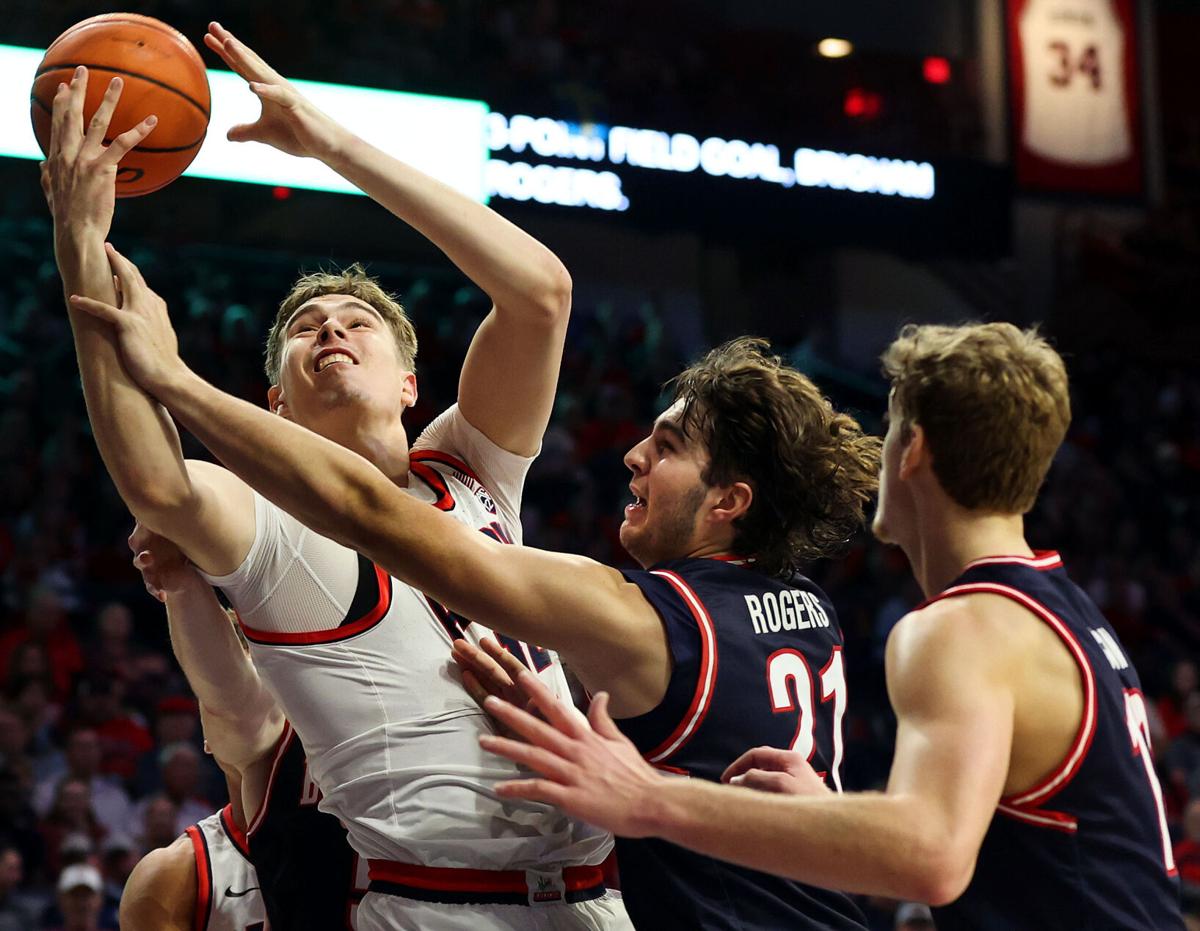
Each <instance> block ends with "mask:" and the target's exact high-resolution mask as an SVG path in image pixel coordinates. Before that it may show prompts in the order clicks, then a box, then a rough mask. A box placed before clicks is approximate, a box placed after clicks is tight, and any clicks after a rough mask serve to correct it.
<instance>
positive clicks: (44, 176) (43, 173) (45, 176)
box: [38, 162, 54, 204]
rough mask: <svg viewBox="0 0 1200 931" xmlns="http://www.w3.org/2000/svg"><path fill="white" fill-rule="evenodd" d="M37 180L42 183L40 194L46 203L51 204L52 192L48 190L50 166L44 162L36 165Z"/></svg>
mask: <svg viewBox="0 0 1200 931" xmlns="http://www.w3.org/2000/svg"><path fill="white" fill-rule="evenodd" d="M38 180H39V181H40V182H41V184H42V194H43V195H44V196H45V198H46V203H48V204H52V202H53V200H54V195H53V192H52V191H51V190H50V168H49V167H48V166H47V165H46V163H45V162H42V163H41V165H39V166H38Z"/></svg>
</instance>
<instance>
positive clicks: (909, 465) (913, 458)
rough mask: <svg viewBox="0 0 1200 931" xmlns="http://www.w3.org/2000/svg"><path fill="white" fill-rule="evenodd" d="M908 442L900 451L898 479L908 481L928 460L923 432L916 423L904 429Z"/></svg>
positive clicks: (927, 450)
mask: <svg viewBox="0 0 1200 931" xmlns="http://www.w3.org/2000/svg"><path fill="white" fill-rule="evenodd" d="M906 432H907V433H908V440H907V441H906V442H905V443H904V448H903V449H902V450H900V473H899V474H900V478H902V479H909V478H912V476H913V475H914V474H915V473H916V471H917V470H918V469H919V468H921V466H922V465H924V464H925V463H926V462H927V461H928V460H929V458H930V456H929V444H928V443H926V442H925V430H924V429H923V428H922V427H921V425H920V424H918V423H913V424H909V425H908V427H907V428H906Z"/></svg>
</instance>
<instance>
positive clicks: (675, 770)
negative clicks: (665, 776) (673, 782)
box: [654, 763, 692, 777]
mask: <svg viewBox="0 0 1200 931" xmlns="http://www.w3.org/2000/svg"><path fill="white" fill-rule="evenodd" d="M654 768H655V769H658V770H662V771H663V772H664V773H670V774H671V775H673V776H688V777H690V776H691V775H692V774H691V773H689V772H688V771H687V770H686V769H683V768H682V767H680V766H671V765H669V764H667V763H655V764H654Z"/></svg>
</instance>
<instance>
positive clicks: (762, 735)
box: [617, 559, 865, 931]
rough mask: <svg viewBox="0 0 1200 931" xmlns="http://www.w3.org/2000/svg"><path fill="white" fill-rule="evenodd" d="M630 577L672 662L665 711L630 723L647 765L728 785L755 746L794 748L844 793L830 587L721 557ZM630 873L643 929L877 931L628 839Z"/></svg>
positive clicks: (807, 892) (770, 887)
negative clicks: (656, 619) (728, 773)
mask: <svg viewBox="0 0 1200 931" xmlns="http://www.w3.org/2000/svg"><path fill="white" fill-rule="evenodd" d="M624 575H625V577H626V578H627V579H628V580H629V581H631V582H633V583H634V584H636V585H637V586H638V587H639V588H641V590H642V593H643V594H644V595H645V597H646V600H647V601H649V602H650V603H651V604H652V605H653V606H654V608H655V610H657V611H658V613H659V615H660V616H661V618H662V621H663V626H664V627H665V629H666V633H667V639H668V643H669V646H670V650H671V659H672V662H673V669H672V672H671V679H670V682H669V683H668V685H667V692H666V695H665V697H664V698H663V700H662V702H661V703H660V704H659V705H658V707H656V708H654V709H653V710H652V711H649V712H647V713H646V714H643V715H640V716H638V717H634V718H626V719H624V720H622V721H618V722H617V723H618V724H619V725H620V728H621V730H622V731H623V732H624V733H625V734H626V736H628V737H629V739H630V740H632V741H633V742H634V744H635V745H636V746H637V748H638V749H639V750H640V751H641V752H642V754H643V755H644V756H645V757H646V759H647V760H649V761H650V762H651V763H653V764H654V765H655V766H658V767H660V768H662V769H664V770H667V771H669V772H674V773H677V774H680V775H681V776H683V775H687V776H691V777H694V778H698V779H709V780H713V781H716V780H719V779H720V777H721V773H722V772H724V771H725V769H726V767H728V766H729V764H730V763H732V762H733V761H734V760H735V759H737V757H739V756H740V755H741V754H742V753H744V752H745V751H747V750H749V749H751V748H752V747H757V746H760V745H767V746H773V747H783V748H791V749H794V750H798V751H800V752H802V753H805V754H806V755H807V756H808V759H809V762H810V763H811V764H812V765H813V767H814V768H815V769H816V770H817V771H818V772H821V773H823V774H825V777H826V779H827V780H828V782H829V784H830V785H831V786H832V787H834V788H837V789H840V788H841V785H840V778H841V777H840V773H839V771H838V770H839V767H840V764H841V757H842V715H843V713H844V711H845V709H846V676H845V667H844V665H843V659H842V632H841V628H840V627H839V626H838V621H837V616H836V614H835V613H834V610H833V606H832V605H830V603H829V599H828V598H826V597H825V594H824V593H823V592H822V591H821V590H820V589H818V588H817V587H816V586H815V585H814V584H813V583H812V582H810V581H809V580H808V579H806V578H804V577H803V576H799V575H797V576H793V577H791V578H788V579H777V578H771V577H769V576H766V575H764V574H762V573H760V572H758V571H756V570H754V569H753V568H752V567H750V566H744V565H741V564H737V563H733V562H730V561H723V560H716V559H680V560H674V561H671V562H667V563H663V564H661V565H659V566H656V567H655V568H654V569H652V570H650V571H648V572H640V571H639V572H626V573H624ZM617 866H618V868H619V870H620V874H621V891H622V893H623V894H624V896H625V905H626V907H627V908H628V910H629V916H630V918H632V919H633V923H634V924H635V925H636V926H637V927H639V928H655V929H670V928H680V929H684V928H686V929H697V928H730V929H732V928H739V929H763V931H766V929H781V928H788V929H801V928H821V929H834V928H836V929H852V928H853V929H861V928H865V921H864V919H863V917H862V914H861V913H860V912H859V910H858V908H857V907H856V906H855V905H854V903H853V902H852V901H851V900H850V899H849V898H848V897H847V896H845V895H843V894H841V893H838V892H830V891H828V890H825V889H818V888H816V887H813V886H806V885H803V884H801V883H797V882H792V881H790V880H786V879H780V878H779V877H777V876H770V875H768V874H766V873H761V872H758V871H756V870H749V869H744V868H743V867H740V866H734V865H732V864H729V863H724V862H722V861H720V860H715V859H713V858H711V857H706V856H702V855H700V854H697V853H693V852H692V851H689V850H685V849H684V848H682V847H679V846H677V845H675V844H671V843H667V842H666V841H662V840H657V839H647V840H626V839H623V838H618V839H617Z"/></svg>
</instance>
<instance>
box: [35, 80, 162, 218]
mask: <svg viewBox="0 0 1200 931" xmlns="http://www.w3.org/2000/svg"><path fill="white" fill-rule="evenodd" d="M122 83H123V82H122V80H121V78H120V77H115V78H113V79H112V80H111V81H109V82H108V90H106V91H105V93H104V98H103V99H102V100H101V101H100V106H99V107H98V108H97V109H96V113H95V114H94V115H93V116H92V119H91V121H90V122H89V123H88V125H87V129H86V130H85V129H84V126H83V101H84V97H85V95H86V94H87V84H88V72H87V68H85V67H83V66H82V65H80V66H79V67H78V68H76V69H75V74H74V76H73V77H72V78H71V83H70V84H60V85H59V86H58V93H56V94H55V95H54V108H53V111H52V115H51V122H50V151H49V152H48V153H47V155H46V161H44V162H42V192H43V193H44V194H45V195H46V203H47V204H48V205H49V207H50V212H51V214H52V215H53V216H54V230H55V236H56V239H61V238H62V237H63V236H71V235H87V236H92V235H95V236H99V237H101V238H103V237H104V236H106V235H107V234H108V229H109V227H110V226H111V225H112V216H113V207H114V204H115V202H116V196H117V195H116V190H117V163H118V162H119V161H121V159H122V158H124V157H125V154H126V153H127V152H129V150H130V149H132V148H133V147H134V146H136V145H138V144H139V143H141V142H142V140H143V139H145V138H146V137H147V136H148V135H150V133H151V131H152V130H153V129H154V127H155V125H157V123H158V118H157V117H156V116H153V115H152V116H148V117H146V118H145V119H144V120H142V122H140V123H139V124H138V125H137V126H135V127H134V128H133V129H130V130H128V131H127V132H123V133H121V135H119V136H117V138H116V139H114V140H112V142H111V143H108V144H107V145H106V144H105V137H106V136H107V134H108V123H109V120H111V119H112V115H113V111H114V110H115V109H116V107H117V101H118V100H120V99H121V87H122Z"/></svg>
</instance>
